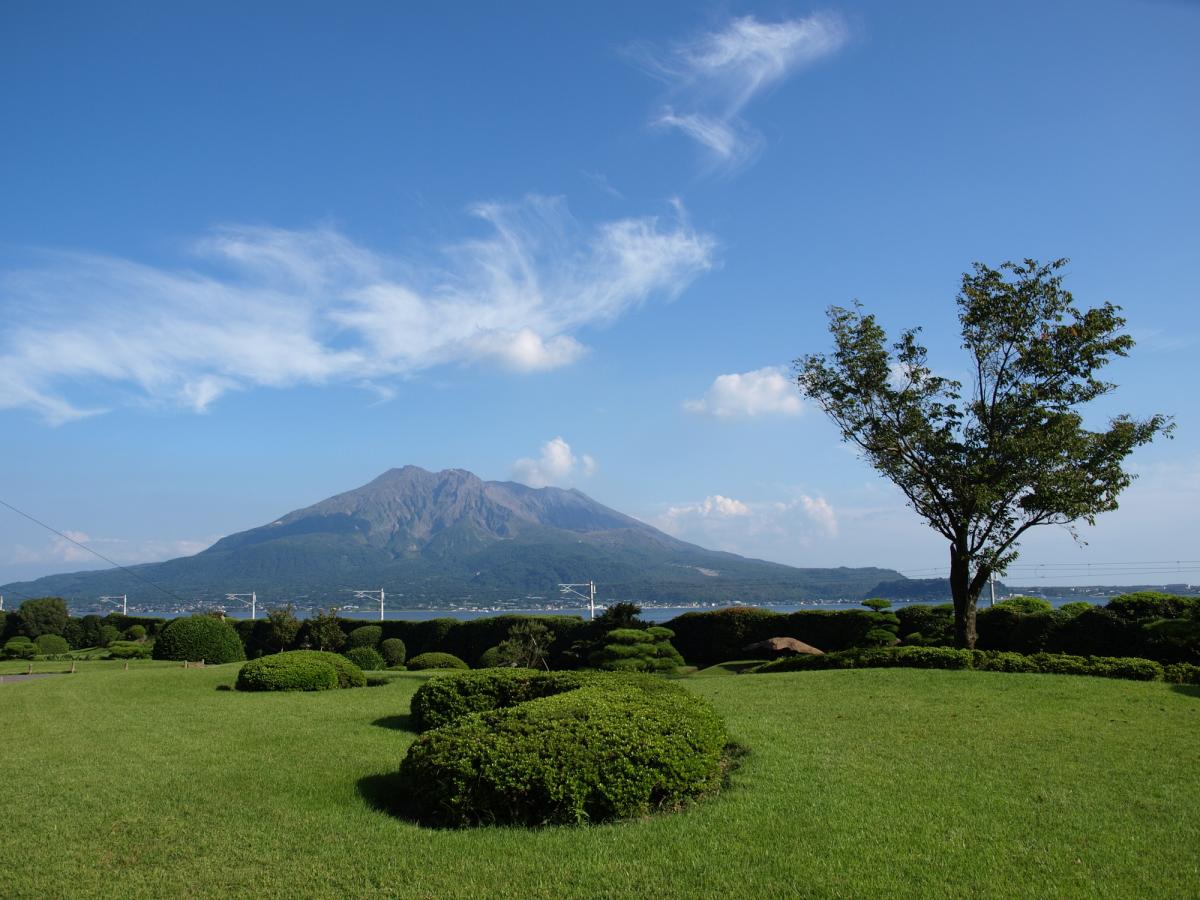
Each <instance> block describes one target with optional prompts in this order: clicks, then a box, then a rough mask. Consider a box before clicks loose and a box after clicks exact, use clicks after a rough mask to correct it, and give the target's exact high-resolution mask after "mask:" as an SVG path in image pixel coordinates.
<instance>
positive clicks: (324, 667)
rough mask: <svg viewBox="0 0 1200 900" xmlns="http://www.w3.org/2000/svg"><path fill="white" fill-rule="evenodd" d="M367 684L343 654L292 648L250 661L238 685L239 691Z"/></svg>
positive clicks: (364, 678) (359, 685) (325, 687)
mask: <svg viewBox="0 0 1200 900" xmlns="http://www.w3.org/2000/svg"><path fill="white" fill-rule="evenodd" d="M366 683H367V677H366V676H365V675H364V674H363V672H362V669H360V668H358V666H356V665H354V663H352V662H351V661H350V660H348V659H346V657H344V656H341V655H340V654H337V653H328V652H326V651H323V650H289V651H287V652H286V653H274V654H272V655H270V656H260V657H259V658H258V659H254V660H251V661H250V662H248V663H246V664H245V665H244V666H242V668H241V671H239V672H238V677H237V685H236V686H237V689H238V690H239V691H328V690H333V689H334V688H350V687H363V686H364V685H365V684H366Z"/></svg>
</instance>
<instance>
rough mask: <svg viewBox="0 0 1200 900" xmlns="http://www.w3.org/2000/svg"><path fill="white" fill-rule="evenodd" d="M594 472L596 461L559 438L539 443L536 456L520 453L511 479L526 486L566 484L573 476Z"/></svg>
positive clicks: (587, 475)
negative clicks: (521, 455)
mask: <svg viewBox="0 0 1200 900" xmlns="http://www.w3.org/2000/svg"><path fill="white" fill-rule="evenodd" d="M595 471H596V461H595V460H594V459H592V457H591V456H589V455H588V454H586V453H583V454H580V455H579V456H576V455H575V452H574V451H573V450H572V449H571V445H570V444H568V443H567V442H566V441H564V440H563V439H562V438H561V437H556V438H551V439H550V440H548V441H546V443H544V444H542V450H541V453H540V454H539V455H538V456H537V457H536V458H534V457H529V456H523V457H521V458H520V459H518V460H517V461H516V462H515V463H513V466H512V477H513V480H514V481H519V482H521V483H522V484H527V485H529V486H530V487H535V488H542V487H546V486H548V485H555V486H557V487H562V486H565V485H570V484H571V483H572V482H574V481H575V479H576V478H577V477H582V478H587V477H589V476H591V475H592V474H593V473H594V472H595Z"/></svg>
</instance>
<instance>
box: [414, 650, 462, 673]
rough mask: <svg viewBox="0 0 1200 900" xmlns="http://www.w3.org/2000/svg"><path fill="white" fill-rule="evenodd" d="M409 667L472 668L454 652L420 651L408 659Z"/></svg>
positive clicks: (417, 668)
mask: <svg viewBox="0 0 1200 900" xmlns="http://www.w3.org/2000/svg"><path fill="white" fill-rule="evenodd" d="M408 668H409V669H413V670H419V669H469V668H471V667H470V666H468V665H467V664H466V663H465V662H463V661H462V660H461V659H459V658H458V657H457V656H455V655H454V654H453V653H419V654H417V655H416V656H414V657H413V658H412V659H410V660H409V661H408Z"/></svg>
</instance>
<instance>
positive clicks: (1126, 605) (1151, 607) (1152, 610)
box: [1104, 591, 1200, 620]
mask: <svg viewBox="0 0 1200 900" xmlns="http://www.w3.org/2000/svg"><path fill="white" fill-rule="evenodd" d="M1198 605H1200V597H1178V596H1175V595H1174V594H1162V593H1159V592H1158V591H1137V592H1135V593H1132V594H1122V595H1121V596H1119V597H1113V598H1112V599H1111V600H1109V601H1108V604H1107V605H1106V606H1105V607H1104V608H1105V609H1107V610H1108V611H1109V612H1111V613H1113V614H1114V615H1117V616H1120V617H1121V618H1122V619H1129V620H1138V619H1178V618H1181V617H1183V616H1185V615H1187V613H1188V612H1190V611H1191V610H1192V609H1194V608H1196V607H1197V606H1198Z"/></svg>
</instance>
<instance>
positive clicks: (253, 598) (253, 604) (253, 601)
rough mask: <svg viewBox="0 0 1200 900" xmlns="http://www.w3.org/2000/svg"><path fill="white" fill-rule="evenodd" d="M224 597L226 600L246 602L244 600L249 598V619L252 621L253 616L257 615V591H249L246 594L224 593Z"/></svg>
mask: <svg viewBox="0 0 1200 900" xmlns="http://www.w3.org/2000/svg"><path fill="white" fill-rule="evenodd" d="M225 599H226V600H241V601H242V603H246V601H247V600H249V602H250V621H251V622H253V621H254V619H255V617H256V616H257V615H258V593H257V592H256V591H251V592H250V593H248V594H226V595H225Z"/></svg>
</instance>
